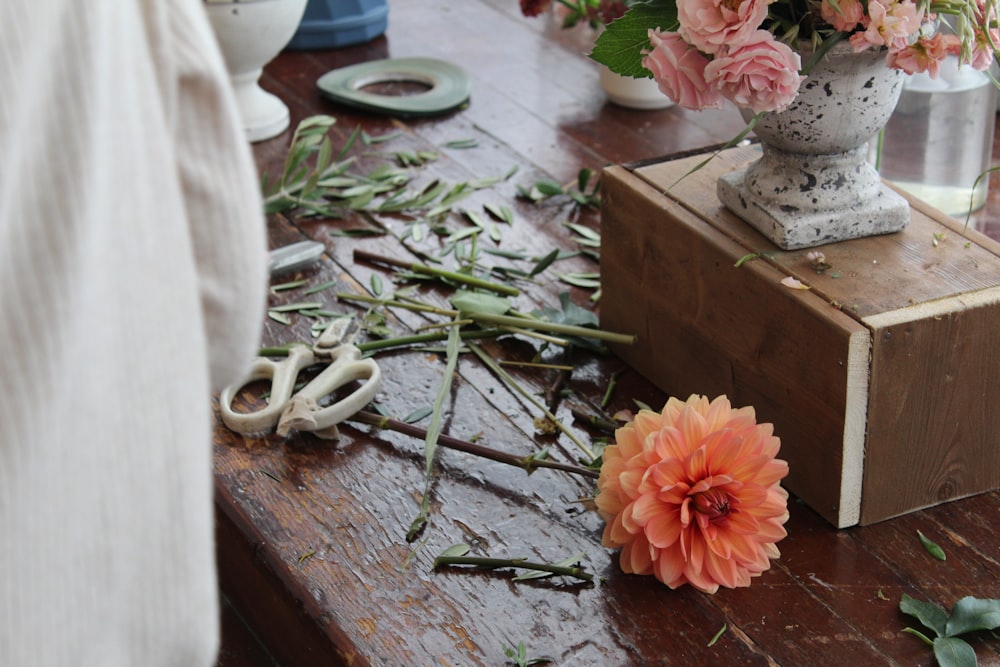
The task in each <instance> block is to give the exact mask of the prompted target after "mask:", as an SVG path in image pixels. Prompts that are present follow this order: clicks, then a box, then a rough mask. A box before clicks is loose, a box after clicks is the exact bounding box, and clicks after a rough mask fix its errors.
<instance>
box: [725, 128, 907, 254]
mask: <svg viewBox="0 0 1000 667" xmlns="http://www.w3.org/2000/svg"><path fill="white" fill-rule="evenodd" d="M763 150H764V154H763V156H762V157H761V158H760V159H759V160H758V161H757V162H754V163H753V164H751V165H749V166H748V167H747V168H745V169H739V170H737V171H733V172H730V173H728V174H723V175H722V176H721V177H720V178H719V180H718V183H717V193H718V196H719V199H720V200H721V201H722V203H723V204H725V205H726V206H727V207H729V209H730V210H731V211H733V212H734V213H736V215H738V216H739V217H740V218H742V219H743V220H745V221H746V222H748V223H749V224H751V225H753V227H754V228H755V229H757V231H759V232H760V233H761V234H763V235H764V236H766V237H767V238H768V239H770V240H771V242H772V243H774V244H775V245H776V246H778V247H779V248H782V249H784V250H796V249H799V248H811V247H814V246H818V245H825V244H827V243H836V242H838V241H847V240H849V239H857V238H862V237H866V236H877V235H880V234H889V233H892V232H898V231H900V230H901V229H903V228H904V227H906V225H907V223H909V221H910V205H909V203H908V202H907V201H906V199H904V198H903V197H902V196H901V195H899V194H897V193H896V192H895V191H894V190H892V189H890V188H889V187H888V186H886V185H884V184H883V183H882V180H881V179H880V178H879V176H878V173H877V172H876V171H875V169H874V168H872V167H871V165H869V164H868V163H867V161H866V155H867V152H868V151H867V145H866V146H865V147H864V149H863V150H860V149H859V150H857V151H854V152H852V153H844V154H840V155H812V156H803V155H795V154H789V153H783V152H780V151H776V150H773V149H768V148H766V147H765V148H764V149H763Z"/></svg>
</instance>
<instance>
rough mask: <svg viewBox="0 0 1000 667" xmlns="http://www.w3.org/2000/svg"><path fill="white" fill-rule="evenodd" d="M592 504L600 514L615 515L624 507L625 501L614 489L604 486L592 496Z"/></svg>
mask: <svg viewBox="0 0 1000 667" xmlns="http://www.w3.org/2000/svg"><path fill="white" fill-rule="evenodd" d="M594 504H595V505H596V506H597V511H598V512H599V513H600V514H601V515H602V516H615V515H616V514H618V513H619V512H621V511H622V509H624V508H625V505H626V504H627V503H626V501H625V500H624V499H623V498H622V495H621V494H620V493H618V492H617V491H616V490H613V489H609V488H608V487H604V488H603V489H601V491H600V492H599V493H598V494H597V496H595V497H594Z"/></svg>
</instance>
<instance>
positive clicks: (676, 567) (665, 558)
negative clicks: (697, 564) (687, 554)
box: [654, 548, 687, 588]
mask: <svg viewBox="0 0 1000 667" xmlns="http://www.w3.org/2000/svg"><path fill="white" fill-rule="evenodd" d="M654 566H655V571H654V574H655V576H656V578H657V579H659V580H660V581H662V582H663V583H665V584H666V585H667V586H669V587H670V588H677V587H679V586H683V585H684V584H685V583H686V581H687V580H686V579H685V577H684V566H685V563H684V558H683V557H682V556H681V553H680V551H679V550H678V549H676V548H674V549H660V553H659V554H658V557H657V559H656V562H655V563H654Z"/></svg>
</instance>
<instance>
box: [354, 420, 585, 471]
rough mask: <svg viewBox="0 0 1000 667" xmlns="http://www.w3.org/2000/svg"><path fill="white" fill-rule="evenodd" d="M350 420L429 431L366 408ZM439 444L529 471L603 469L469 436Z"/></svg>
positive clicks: (413, 432) (420, 433)
mask: <svg viewBox="0 0 1000 667" xmlns="http://www.w3.org/2000/svg"><path fill="white" fill-rule="evenodd" d="M348 421H354V422H360V423H362V424H368V425H369V426H375V427H376V428H384V429H388V430H390V431H396V432H397V433H402V434H403V435H409V436H411V437H414V438H419V439H424V438H425V437H426V436H427V431H426V430H424V429H423V428H421V427H419V426H415V425H413V424H407V423H406V422H402V421H399V420H397V419H390V418H388V417H383V416H381V415H377V414H375V413H374V412H367V411H365V410H362V411H361V412H358V413H356V414H355V415H354V416H352V417H351V418H350V419H349V420H348ZM437 444H438V445H440V446H441V447H446V448H448V449H454V450H456V451H460V452H465V453H467V454H473V455H475V456H481V457H483V458H485V459H490V460H491V461H497V462H498V463H506V464H507V465H511V466H515V467H517V468H521V469H522V470H524V471H525V472H527V473H528V474H531V473H532V472H534V471H535V469H536V468H549V469H551V470H561V471H563V472H568V473H572V474H574V475H580V476H582V477H591V478H594V479H596V478H597V477H598V476H599V475H600V473H599V472H598V471H597V470H594V469H593V468H585V467H584V466H578V465H574V464H572V463H560V462H559V461H549V460H546V459H540V458H537V457H535V456H533V455H529V456H515V455H514V454H508V453H507V452H501V451H500V450H497V449H493V448H491V447H486V446H483V445H477V444H475V443H472V442H468V441H466V440H460V439H458V438H454V437H452V436H450V435H444V434H440V435H438V440H437Z"/></svg>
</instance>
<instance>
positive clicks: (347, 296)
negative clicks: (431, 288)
mask: <svg viewBox="0 0 1000 667" xmlns="http://www.w3.org/2000/svg"><path fill="white" fill-rule="evenodd" d="M334 296H335V297H337V298H338V299H340V300H341V301H360V302H361V303H376V304H378V305H380V306H387V307H389V308H405V309H406V310H412V311H414V312H418V313H434V314H435V315H445V316H446V317H456V316H457V315H458V311H457V310H448V309H446V308H438V307H437V306H431V305H428V304H425V303H415V302H411V301H397V300H395V299H380V298H379V297H376V296H368V295H367V294H352V293H350V292H337V293H336V294H334Z"/></svg>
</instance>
